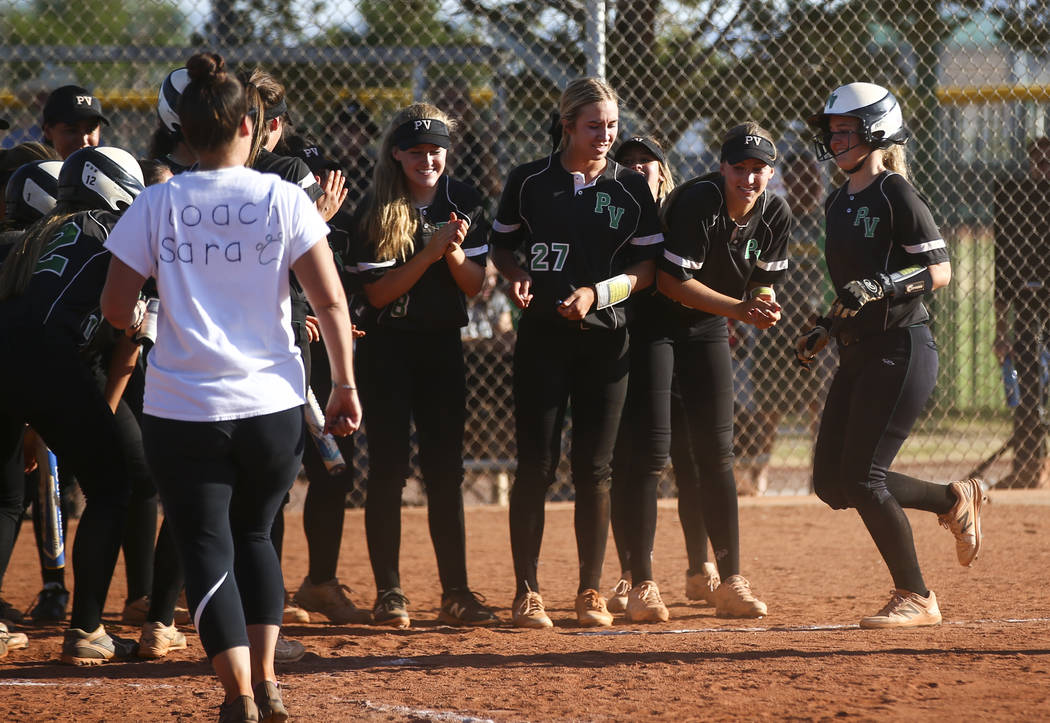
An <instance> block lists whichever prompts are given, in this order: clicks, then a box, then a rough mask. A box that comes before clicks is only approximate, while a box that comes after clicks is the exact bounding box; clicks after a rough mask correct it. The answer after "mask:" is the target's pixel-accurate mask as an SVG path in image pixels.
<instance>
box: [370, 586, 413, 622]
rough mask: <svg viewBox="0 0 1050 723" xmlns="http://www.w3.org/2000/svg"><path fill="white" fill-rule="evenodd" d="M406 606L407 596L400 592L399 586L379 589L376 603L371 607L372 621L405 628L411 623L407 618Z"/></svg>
mask: <svg viewBox="0 0 1050 723" xmlns="http://www.w3.org/2000/svg"><path fill="white" fill-rule="evenodd" d="M407 606H408V598H407V597H405V594H404V593H403V592H401V588H399V587H392V588H390V589H388V590H380V591H379V594H378V595H376V604H375V606H374V607H373V608H372V622H373V623H374V624H376V625H389V626H390V627H394V628H407V627H408V626H409V625H410V624H411V621H410V620H409V619H408V607H407Z"/></svg>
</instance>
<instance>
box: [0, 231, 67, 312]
mask: <svg viewBox="0 0 1050 723" xmlns="http://www.w3.org/2000/svg"><path fill="white" fill-rule="evenodd" d="M73 215H74V214H73V213H69V212H61V211H59V212H56V213H53V214H52V215H50V216H44V217H43V218H41V219H38V220H37V221H35V222H34V223H33V225H31V226H30V227H29V228H27V229H26V231H25V235H24V236H22V243H21V244H19V246H18V248H14V249H11V253H10V254H9V255H8V257H7V259H6V260H5V261H4V264H3V266H0V301H6V300H7V299H12V298H14V297H17V296H21V295H22V294H24V293H25V290H26V289H27V288H28V287H29V281H30V280H31V279H32V278H33V274H34V273H35V272H36V264H37V261H39V260H40V252H41V251H42V250H43V248H44V244H45V243H46V242H48V241H50V240H51V239H52V238H54V236H55V234H56V233H57V232H58V230H59V229H60V228H61V227H62V226H63V225H65V223H66V222H67V221H68V220H69V219H70V218H72V217H73Z"/></svg>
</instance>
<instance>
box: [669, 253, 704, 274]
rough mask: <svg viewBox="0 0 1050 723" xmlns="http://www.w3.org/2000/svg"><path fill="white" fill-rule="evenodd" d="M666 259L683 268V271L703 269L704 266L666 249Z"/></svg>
mask: <svg viewBox="0 0 1050 723" xmlns="http://www.w3.org/2000/svg"><path fill="white" fill-rule="evenodd" d="M664 258H665V259H667V260H668V261H670V262H671V263H672V264H675V265H676V266H681V267H682V268H683V269H701V268H703V266H704V264H703V263H702V262H698V261H693V260H692V259H684V258H682V257H681V256H679V255H677V254H673V253H671V252H670V251H668V250H667V249H664Z"/></svg>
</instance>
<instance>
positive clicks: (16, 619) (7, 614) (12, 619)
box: [0, 597, 22, 625]
mask: <svg viewBox="0 0 1050 723" xmlns="http://www.w3.org/2000/svg"><path fill="white" fill-rule="evenodd" d="M0 620H5V621H7V622H9V623H14V624H16V625H17V624H18V623H20V622H22V611H21V610H19V609H18V608H16V607H15V606H14V605H12V604H11V603H9V602H7V600H4V599H3V598H2V597H0Z"/></svg>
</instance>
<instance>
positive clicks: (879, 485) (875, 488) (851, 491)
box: [846, 479, 890, 510]
mask: <svg viewBox="0 0 1050 723" xmlns="http://www.w3.org/2000/svg"><path fill="white" fill-rule="evenodd" d="M889 497H890V491H889V490H888V489H886V481H885V480H870V479H868V480H864V481H863V482H859V483H855V484H850V485H848V486H847V487H846V502H847V504H848V506H849V507H852V508H854V509H858V510H859V509H862V508H864V507H867V506H870V505H873V504H875V505H881V504H882V503H883V502H885V501H886V499H888V498H889Z"/></svg>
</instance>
